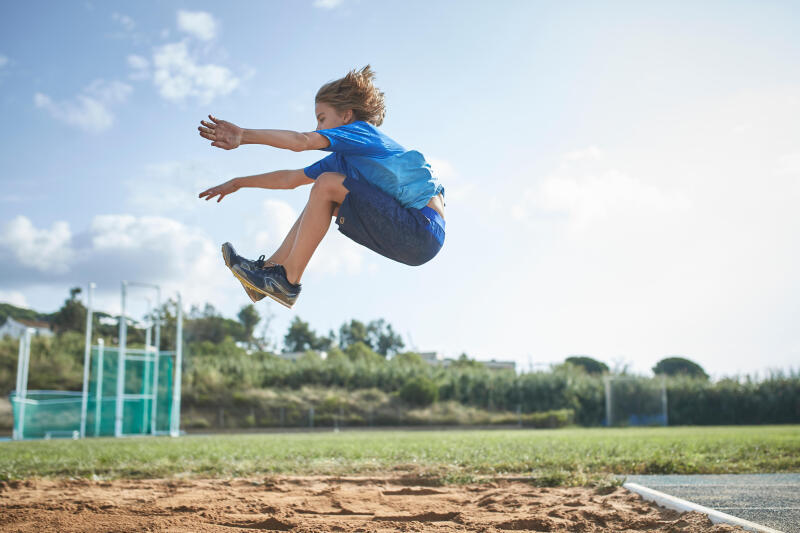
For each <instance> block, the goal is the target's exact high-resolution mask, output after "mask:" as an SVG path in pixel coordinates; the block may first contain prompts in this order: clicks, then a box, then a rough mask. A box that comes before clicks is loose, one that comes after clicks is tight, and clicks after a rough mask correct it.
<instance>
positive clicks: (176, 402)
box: [114, 281, 183, 437]
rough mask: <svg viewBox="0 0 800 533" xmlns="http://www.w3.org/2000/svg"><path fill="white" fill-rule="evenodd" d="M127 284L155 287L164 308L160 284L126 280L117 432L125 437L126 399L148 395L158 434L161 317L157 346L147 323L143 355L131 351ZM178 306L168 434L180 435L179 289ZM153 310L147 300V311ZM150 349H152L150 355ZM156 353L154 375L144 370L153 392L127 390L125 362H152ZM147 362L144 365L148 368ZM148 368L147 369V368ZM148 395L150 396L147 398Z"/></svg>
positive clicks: (152, 426)
mask: <svg viewBox="0 0 800 533" xmlns="http://www.w3.org/2000/svg"><path fill="white" fill-rule="evenodd" d="M128 287H140V288H145V289H154V290H155V291H156V309H157V310H159V312H160V309H161V287H160V286H159V285H154V284H152V283H140V282H135V281H123V282H122V285H121V289H120V298H121V304H122V305H121V307H122V309H121V312H120V318H119V350H118V352H117V358H118V359H117V396H116V400H117V403H116V416H115V423H114V436H115V437H122V436H123V432H122V425H123V419H124V417H123V415H124V411H125V400H139V399H149V400H150V401H151V402H150V405H151V413H150V433H151V434H152V435H157V434H159V432H158V431H157V430H156V414H157V405H156V404H157V402H156V395H157V392H158V361H159V357H160V347H161V317H160V316H158V317H157V318H156V320H155V346H150V328H151V327H152V324H151V325H150V326H148V328H147V332H146V336H145V353H144V354H143V355H141V356H136V355H128V350H127V342H128V321H127V320H126V317H125V305H126V301H127V293H128ZM177 296H178V309H177V315H178V316H177V332H176V335H175V338H176V341H175V370H174V374H175V376H174V378H175V382H174V386H173V389H172V417H171V418H170V429H169V435H171V436H173V437H177V436H179V435H180V407H181V400H180V394H181V369H182V365H183V343H182V342H181V341H182V339H183V306H182V303H181V295H180V293H178V295H177ZM149 312H150V306H149V300H148V313H149ZM148 352H150V353H152V354H153V355H152V356H151V355H150V354H149V353H148ZM151 357H153V359H152V360H153V362H154V366H153V376H148V375H147V373H145V381H147V380H151V379H152V383H153V387H152V392H151V394H149V395H141V394H125V364H126V362H127V361H128V360H141V361H144V362H145V363H147V362H149V361H150V360H151ZM147 368H148V367H147V365H145V369H147ZM146 372H147V371H146ZM145 396H146V397H147V398H145Z"/></svg>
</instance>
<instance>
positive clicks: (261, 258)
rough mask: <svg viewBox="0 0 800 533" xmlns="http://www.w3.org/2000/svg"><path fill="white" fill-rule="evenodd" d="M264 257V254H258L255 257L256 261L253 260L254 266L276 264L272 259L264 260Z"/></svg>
mask: <svg viewBox="0 0 800 533" xmlns="http://www.w3.org/2000/svg"><path fill="white" fill-rule="evenodd" d="M265 257H266V256H265V255H259V256H258V259H256V261H255V263H256V268H266V267H265V263H266V264H267V266H275V265H276V263H273V262H272V261H265V260H264V258H265Z"/></svg>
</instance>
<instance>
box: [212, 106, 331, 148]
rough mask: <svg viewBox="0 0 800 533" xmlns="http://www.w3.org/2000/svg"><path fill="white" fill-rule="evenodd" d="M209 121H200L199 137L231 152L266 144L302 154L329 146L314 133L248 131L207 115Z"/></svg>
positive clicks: (322, 136)
mask: <svg viewBox="0 0 800 533" xmlns="http://www.w3.org/2000/svg"><path fill="white" fill-rule="evenodd" d="M208 118H209V119H210V120H208V121H207V120H201V121H200V124H201V125H200V126H199V127H198V128H197V129H198V130H199V131H200V136H201V137H204V138H206V139H208V140H210V141H212V142H211V146H216V147H217V148H222V149H224V150H232V149H234V148H236V147H237V146H240V145H242V144H266V145H267V146H274V147H275V148H283V149H286V150H292V151H293V152H302V151H304V150H321V149H323V148H327V147H328V146H330V141H329V140H328V139H327V138H326V137H325V136H324V135H320V134H319V133H317V132H315V131H311V132H308V133H301V132H299V131H290V130H249V129H245V128H240V127H239V126H237V125H236V124H233V123H231V122H228V121H227V120H221V119H218V118H216V117H214V116H211V115H208Z"/></svg>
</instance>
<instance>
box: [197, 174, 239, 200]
mask: <svg viewBox="0 0 800 533" xmlns="http://www.w3.org/2000/svg"><path fill="white" fill-rule="evenodd" d="M238 190H239V181H238V178H233V179H232V180H228V181H226V182H225V183H223V184H222V185H217V186H216V187H211V188H210V189H207V190H205V191H203V192H201V193H200V195H199V198H202V197H204V196H205V197H206V201H208V200H211V199H212V198H214V197H215V196H217V195H219V198H217V203H220V202H221V201H222V199H223V198H225V197H226V196H228V195H229V194H231V193H234V192H236V191H238Z"/></svg>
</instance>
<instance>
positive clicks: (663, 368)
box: [653, 357, 708, 380]
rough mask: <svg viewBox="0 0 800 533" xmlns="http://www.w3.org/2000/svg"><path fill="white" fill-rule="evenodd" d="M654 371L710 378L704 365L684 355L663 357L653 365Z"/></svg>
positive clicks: (672, 374) (670, 374) (668, 374)
mask: <svg viewBox="0 0 800 533" xmlns="http://www.w3.org/2000/svg"><path fill="white" fill-rule="evenodd" d="M653 373H655V374H657V375H658V374H664V375H667V376H680V375H684V376H690V377H695V378H701V379H705V380H707V379H708V374H706V371H705V370H703V367H701V366H700V365H698V364H697V363H695V362H694V361H690V360H688V359H684V358H683V357H667V358H665V359H662V360H661V361H659V362H658V363H656V366H654V367H653Z"/></svg>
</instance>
